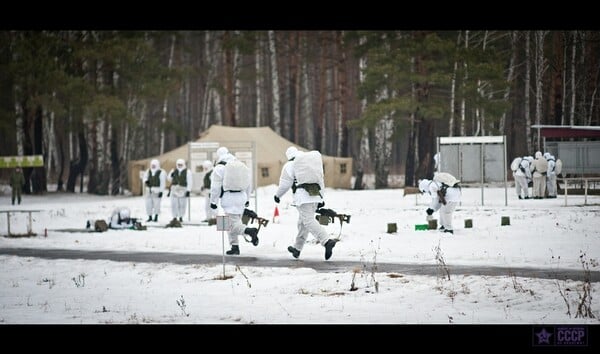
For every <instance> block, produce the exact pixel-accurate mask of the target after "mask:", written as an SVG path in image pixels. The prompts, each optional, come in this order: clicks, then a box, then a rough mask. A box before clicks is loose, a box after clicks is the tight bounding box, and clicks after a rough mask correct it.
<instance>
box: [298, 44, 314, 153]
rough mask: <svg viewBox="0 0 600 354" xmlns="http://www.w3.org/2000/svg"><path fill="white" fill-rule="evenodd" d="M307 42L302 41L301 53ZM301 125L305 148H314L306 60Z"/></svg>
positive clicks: (311, 102) (305, 61) (303, 74)
mask: <svg viewBox="0 0 600 354" xmlns="http://www.w3.org/2000/svg"><path fill="white" fill-rule="evenodd" d="M306 47H307V41H306V38H304V40H303V41H302V48H303V49H302V52H303V53H306V49H307V48H306ZM301 96H302V97H303V98H302V113H303V116H302V123H303V125H304V127H305V132H306V134H305V137H304V138H305V143H306V146H314V144H315V142H314V140H313V139H314V136H315V132H314V128H313V127H314V126H313V124H312V123H313V100H312V97H313V96H312V92H311V89H310V78H309V72H308V58H306V57H305V58H304V60H302V95H301Z"/></svg>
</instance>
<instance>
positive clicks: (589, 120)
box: [584, 66, 600, 125]
mask: <svg viewBox="0 0 600 354" xmlns="http://www.w3.org/2000/svg"><path fill="white" fill-rule="evenodd" d="M598 79H600V66H598V67H597V68H596V75H594V80H593V81H592V82H593V83H594V91H593V92H592V96H591V98H590V111H589V113H588V118H587V121H586V122H585V123H584V124H585V125H592V120H593V116H594V103H595V102H596V96H597V95H598Z"/></svg>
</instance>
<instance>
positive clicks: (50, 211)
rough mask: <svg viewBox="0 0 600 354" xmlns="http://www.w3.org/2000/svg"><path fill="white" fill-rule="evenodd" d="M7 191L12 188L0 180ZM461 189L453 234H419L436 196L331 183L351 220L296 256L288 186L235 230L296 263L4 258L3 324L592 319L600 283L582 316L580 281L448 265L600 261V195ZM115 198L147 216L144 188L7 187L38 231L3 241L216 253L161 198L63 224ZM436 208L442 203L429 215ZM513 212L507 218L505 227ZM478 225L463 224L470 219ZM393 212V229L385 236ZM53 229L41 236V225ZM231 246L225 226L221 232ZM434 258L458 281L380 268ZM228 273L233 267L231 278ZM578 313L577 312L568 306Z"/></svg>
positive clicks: (243, 246)
mask: <svg viewBox="0 0 600 354" xmlns="http://www.w3.org/2000/svg"><path fill="white" fill-rule="evenodd" d="M275 189H276V186H274V185H272V186H267V187H262V188H259V189H258V191H257V201H258V203H257V205H258V207H257V208H256V205H254V202H255V200H254V199H253V200H252V201H251V203H252V204H251V208H253V209H255V210H256V211H257V212H258V214H259V215H260V216H263V217H265V218H268V219H272V218H273V214H274V208H275V203H274V202H273V194H274V192H275ZM5 191H6V189H5ZM481 193H482V191H481V189H480V188H463V199H462V203H461V205H460V206H459V207H458V208H457V210H456V212H455V214H454V230H455V232H454V235H448V234H444V233H441V232H439V231H434V230H428V231H415V224H424V223H426V221H425V216H426V214H425V209H426V208H427V204H428V201H429V200H428V197H425V196H421V195H414V194H410V195H406V196H404V192H403V190H402V189H387V190H362V191H350V190H332V189H327V190H326V205H325V207H326V208H331V209H334V210H336V211H337V212H339V213H343V214H350V215H351V220H350V223H349V224H346V223H344V224H343V227H342V228H341V233H340V224H339V221H338V220H337V219H336V222H335V223H333V224H329V225H327V226H325V227H326V229H327V230H328V232H329V233H330V234H331V235H332V237H340V242H338V243H337V245H336V247H335V248H334V249H333V256H332V258H331V259H330V260H328V261H325V260H324V248H323V247H322V246H321V245H319V244H316V243H315V242H314V238H312V236H310V237H309V242H307V244H306V245H305V247H304V249H303V250H302V253H301V256H300V259H299V260H294V259H293V258H292V257H291V255H290V253H289V252H288V251H287V246H289V245H291V244H292V243H293V240H294V237H295V234H296V222H297V211H296V209H295V208H294V207H293V206H291V205H290V204H291V200H292V198H291V193H288V194H286V195H285V196H284V197H283V198H282V201H281V203H280V204H279V206H278V208H279V213H280V216H279V220H278V222H277V223H273V222H272V220H271V222H270V223H269V224H268V226H267V227H263V228H262V229H261V231H260V233H259V238H260V244H259V245H258V246H257V247H253V246H252V245H251V244H250V243H246V242H243V240H241V243H240V250H241V256H252V257H257V258H260V259H271V260H278V259H279V260H282V261H285V262H289V263H290V267H273V268H271V267H249V266H243V265H242V266H236V265H234V264H227V265H225V274H224V273H223V272H224V271H223V265H221V264H219V265H214V264H213V265H205V264H201V263H198V264H193V265H176V264H167V263H128V262H114V261H108V260H83V259H77V260H67V259H61V260H47V259H39V258H27V257H16V256H7V255H2V256H0V265H1V269H2V271H1V272H0V289H1V290H0V323H5V324H17V323H53V324H54V323H211V324H214V323H217V324H222V323H225V324H226V323H242V324H249V323H252V324H321V323H323V324H324V323H327V324H331V323H333V324H346V323H349V324H367V323H368V324H371V323H373V324H431V323H435V324H448V323H467V324H481V323H484V324H495V323H509V324H523V323H525V324H551V323H573V324H598V323H599V320H598V319H599V318H600V304H598V300H596V299H597V298H598V297H597V295H596V294H597V292H598V290H600V284H599V283H597V282H595V283H594V282H592V283H591V284H588V285H590V286H591V288H590V289H589V290H587V292H588V294H589V293H591V295H592V301H591V302H590V303H587V307H588V308H589V309H591V310H592V314H593V315H594V316H595V318H589V317H581V316H576V314H577V308H578V305H579V303H580V302H581V296H583V295H584V294H585V292H586V290H584V285H585V283H584V282H583V281H581V280H564V279H559V280H553V279H535V278H521V277H517V276H514V274H511V273H510V272H507V273H506V274H501V275H498V276H476V275H458V274H453V272H452V268H453V266H457V265H474V266H502V267H515V268H516V267H531V268H545V269H553V270H557V271H560V270H561V269H570V270H581V272H582V273H583V272H584V267H585V268H588V269H589V270H591V271H598V270H599V269H598V268H599V267H598V263H597V262H598V256H599V255H600V232H599V231H598V230H599V229H600V218H599V217H598V216H599V214H600V207H599V205H600V197H598V196H588V205H587V206H583V198H584V197H583V196H569V200H568V206H565V205H564V204H565V200H564V197H563V196H559V198H557V199H543V200H533V199H532V200H518V199H517V198H516V195H515V192H514V189H512V188H511V189H509V190H508V205H507V206H505V190H504V188H491V187H490V188H486V189H485V190H484V205H482V195H481ZM118 206H127V207H129V208H130V209H131V210H132V214H133V216H136V217H139V218H142V219H143V220H145V219H146V218H147V215H146V213H145V209H144V200H143V197H107V196H92V195H88V194H64V193H47V194H46V195H44V196H29V195H26V196H24V197H23V203H22V205H20V206H12V205H10V195H8V194H6V193H5V194H4V195H0V210H11V209H19V210H22V209H32V210H41V212H39V213H34V214H33V215H34V221H33V231H34V232H36V233H37V234H38V236H37V237H21V238H7V237H2V238H0V248H48V249H77V250H118V251H135V252H175V253H185V254H192V255H193V254H209V255H221V254H222V252H223V247H222V241H223V240H222V236H223V233H222V232H221V231H217V230H216V227H214V226H212V227H208V226H198V225H184V227H183V228H164V225H165V224H166V223H167V222H168V221H169V220H170V219H171V212H170V201H169V200H168V199H163V204H162V213H161V215H160V216H159V221H158V222H157V223H154V222H151V223H146V222H144V224H146V225H148V226H149V227H148V229H147V230H146V231H134V230H122V231H114V230H109V231H107V232H104V233H87V232H61V231H56V230H58V229H70V228H81V229H83V228H84V227H85V223H86V220H88V219H100V218H106V217H108V216H109V215H110V213H111V211H112V210H113V209H114V208H115V207H118ZM434 216H435V217H437V216H438V215H437V213H436V214H434ZM503 216H508V217H509V218H510V225H508V226H501V218H502V217H503ZM26 218H27V217H26V214H11V232H12V233H25V232H26V230H27V226H26V225H27V220H26ZM204 218H205V215H204V197H202V196H193V197H192V198H191V220H188V219H187V218H186V219H184V224H185V223H188V224H198V223H199V222H200V221H201V220H203V219H204ZM465 219H472V221H473V227H472V228H465V227H464V226H465V225H464V220H465ZM389 223H396V224H397V228H398V232H396V233H392V234H390V233H387V228H388V224H389ZM6 233H7V221H6V215H5V214H0V234H2V235H6ZM45 233H47V237H44V234H45ZM225 249H229V247H228V245H227V236H226V235H225ZM303 260H311V261H322V262H334V263H335V262H340V261H355V262H358V263H359V264H361V266H359V267H349V268H348V269H343V270H342V271H336V272H332V273H326V272H320V271H317V270H314V269H311V268H307V267H303V266H302V264H303V263H302V261H303ZM384 262H385V263H411V264H414V265H415V266H419V265H422V264H427V265H439V266H440V267H441V268H444V266H445V267H446V268H447V269H448V273H449V275H450V277H449V278H450V279H448V276H447V274H446V276H444V275H443V274H442V273H440V274H438V275H436V276H421V275H409V274H401V273H385V272H378V271H377V270H376V267H375V266H376V264H377V263H384ZM224 275H225V276H224ZM568 312H570V315H569V314H568Z"/></svg>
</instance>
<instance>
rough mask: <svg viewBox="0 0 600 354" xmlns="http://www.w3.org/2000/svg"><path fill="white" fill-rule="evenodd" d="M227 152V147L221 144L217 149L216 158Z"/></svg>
mask: <svg viewBox="0 0 600 354" xmlns="http://www.w3.org/2000/svg"><path fill="white" fill-rule="evenodd" d="M228 152H229V149H227V148H226V147H225V146H221V147H220V148H218V149H217V157H218V158H217V160H218V159H220V158H221V157H223V156H225V154H227V153H228Z"/></svg>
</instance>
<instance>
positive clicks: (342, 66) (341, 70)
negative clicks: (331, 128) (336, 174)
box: [336, 31, 347, 156]
mask: <svg viewBox="0 0 600 354" xmlns="http://www.w3.org/2000/svg"><path fill="white" fill-rule="evenodd" d="M343 35H344V34H343V32H341V31H340V32H336V44H337V49H338V58H339V62H338V63H337V64H338V65H337V73H338V75H337V76H338V84H337V87H338V88H337V91H338V99H337V100H336V101H337V102H338V111H337V114H338V116H337V134H338V138H337V149H336V156H342V153H343V148H344V146H345V144H346V137H345V132H346V129H345V127H346V100H345V99H346V92H347V89H346V51H345V50H344V36H343Z"/></svg>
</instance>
